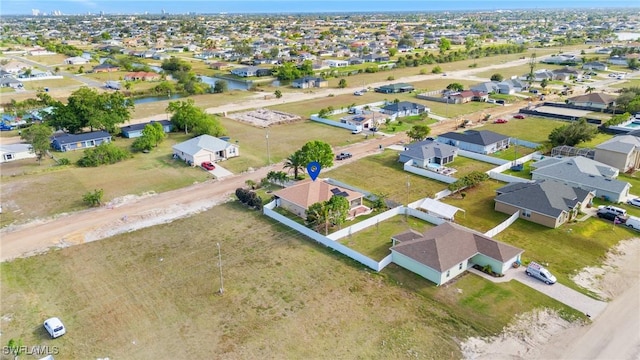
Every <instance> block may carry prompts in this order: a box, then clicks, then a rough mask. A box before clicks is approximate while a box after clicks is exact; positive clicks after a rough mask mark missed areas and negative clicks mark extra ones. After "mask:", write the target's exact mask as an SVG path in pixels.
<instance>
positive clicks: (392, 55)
mask: <svg viewBox="0 0 640 360" xmlns="http://www.w3.org/2000/svg"><path fill="white" fill-rule="evenodd" d="M397 53H398V49H396V48H389V56H390V57H394V56H396V54H397Z"/></svg>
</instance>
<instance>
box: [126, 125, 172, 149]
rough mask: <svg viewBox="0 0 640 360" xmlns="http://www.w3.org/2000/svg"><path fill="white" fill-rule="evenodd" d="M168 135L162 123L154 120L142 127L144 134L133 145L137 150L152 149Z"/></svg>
mask: <svg viewBox="0 0 640 360" xmlns="http://www.w3.org/2000/svg"><path fill="white" fill-rule="evenodd" d="M166 137H167V134H166V133H165V132H164V128H163V127H162V124H160V123H159V122H152V123H151V124H148V125H147V126H145V127H144V129H142V136H141V137H139V138H137V139H136V140H135V141H134V142H133V144H132V145H131V146H132V147H133V149H134V150H136V151H144V150H151V149H152V148H153V147H158V144H160V143H161V142H162V141H163V140H164V139H165V138H166Z"/></svg>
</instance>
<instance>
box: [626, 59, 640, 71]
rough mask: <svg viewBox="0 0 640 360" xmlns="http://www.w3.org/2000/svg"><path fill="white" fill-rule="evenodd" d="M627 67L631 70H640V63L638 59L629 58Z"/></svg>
mask: <svg viewBox="0 0 640 360" xmlns="http://www.w3.org/2000/svg"><path fill="white" fill-rule="evenodd" d="M627 66H628V67H629V69H631V70H636V69H638V68H639V67H640V61H638V59H636V58H629V59H628V60H627Z"/></svg>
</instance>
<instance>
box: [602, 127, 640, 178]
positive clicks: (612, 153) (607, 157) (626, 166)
mask: <svg viewBox="0 0 640 360" xmlns="http://www.w3.org/2000/svg"><path fill="white" fill-rule="evenodd" d="M594 160H595V161H599V162H601V163H603V164H607V165H610V166H613V167H615V168H617V169H618V170H620V171H622V172H625V173H626V172H634V171H636V170H638V169H640V138H638V137H637V136H633V135H627V134H625V135H618V136H615V137H613V138H611V139H609V140H607V141H605V142H603V143H601V144H599V145H597V146H596V151H595V158H594Z"/></svg>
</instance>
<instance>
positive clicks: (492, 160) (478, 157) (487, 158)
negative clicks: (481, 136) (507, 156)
mask: <svg viewBox="0 0 640 360" xmlns="http://www.w3.org/2000/svg"><path fill="white" fill-rule="evenodd" d="M458 155H460V156H464V157H468V158H471V159H475V160H479V161H483V162H486V163H489V164H496V165H503V164H506V163H509V162H510V161H509V160H504V159H499V158H497V157H493V156H489V155H483V154H478V153H474V152H471V151H468V150H462V149H459V150H458Z"/></svg>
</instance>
